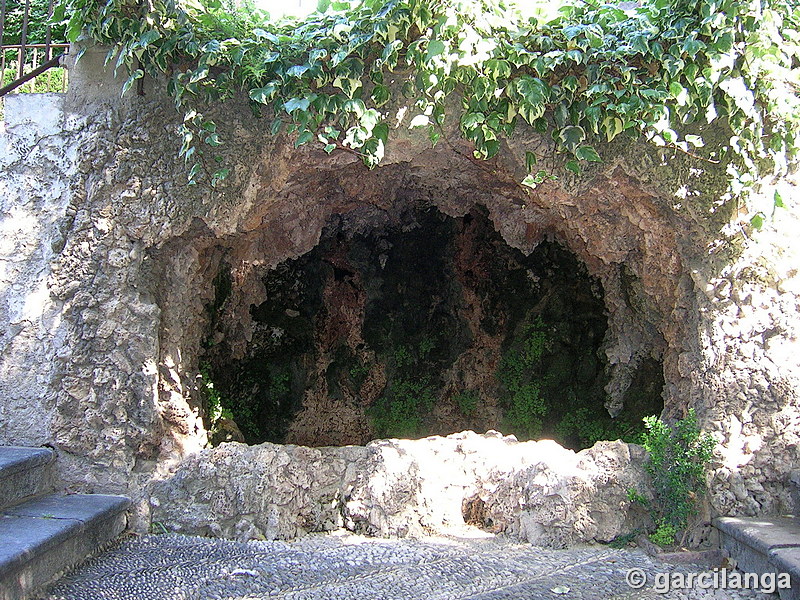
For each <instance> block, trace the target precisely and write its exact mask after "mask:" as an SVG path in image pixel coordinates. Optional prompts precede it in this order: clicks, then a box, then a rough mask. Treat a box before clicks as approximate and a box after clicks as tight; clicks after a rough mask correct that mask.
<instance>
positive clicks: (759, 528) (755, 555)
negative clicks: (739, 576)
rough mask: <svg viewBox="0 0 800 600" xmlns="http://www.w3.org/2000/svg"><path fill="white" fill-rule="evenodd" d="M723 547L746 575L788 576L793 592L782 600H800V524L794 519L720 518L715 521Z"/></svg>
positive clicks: (782, 593)
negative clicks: (768, 574) (783, 574)
mask: <svg viewBox="0 0 800 600" xmlns="http://www.w3.org/2000/svg"><path fill="white" fill-rule="evenodd" d="M714 526H715V527H716V528H717V529H718V530H719V532H720V538H721V541H722V547H723V548H724V549H725V550H727V551H728V553H729V554H730V556H731V558H732V559H734V560H735V561H736V566H737V568H738V569H739V570H740V571H743V572H745V573H758V574H759V575H760V574H765V573H773V574H775V576H776V577H777V574H778V573H788V574H789V575H790V577H791V589H782V590H778V593H779V595H780V598H781V600H800V521H798V519H796V518H794V517H747V518H744V517H741V518H740V517H720V518H717V519H714Z"/></svg>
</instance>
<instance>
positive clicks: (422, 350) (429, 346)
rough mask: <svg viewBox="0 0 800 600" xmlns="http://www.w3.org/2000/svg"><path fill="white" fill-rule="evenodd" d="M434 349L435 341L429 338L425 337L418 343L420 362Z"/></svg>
mask: <svg viewBox="0 0 800 600" xmlns="http://www.w3.org/2000/svg"><path fill="white" fill-rule="evenodd" d="M435 347H436V340H435V339H433V338H432V337H431V336H429V335H426V336H424V337H423V338H422V339H421V340H420V341H419V357H420V358H421V359H422V360H425V359H426V358H428V355H429V354H430V353H431V350H433V349H434V348H435Z"/></svg>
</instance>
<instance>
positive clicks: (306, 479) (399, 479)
mask: <svg viewBox="0 0 800 600" xmlns="http://www.w3.org/2000/svg"><path fill="white" fill-rule="evenodd" d="M643 458H644V451H643V450H642V449H641V448H639V447H637V446H629V445H627V444H624V443H622V442H600V443H598V444H597V445H596V446H595V447H594V448H591V449H588V450H583V451H581V452H578V453H575V452H573V451H571V450H565V449H564V448H561V447H560V446H559V445H558V444H556V443H555V442H552V441H548V440H545V441H541V442H517V440H516V439H515V438H513V436H507V437H503V436H502V435H501V434H499V433H497V432H489V433H487V434H486V435H477V434H475V433H473V432H469V431H468V432H464V433H457V434H453V435H449V436H447V437H439V436H434V437H429V438H425V439H422V440H378V441H375V442H371V443H369V444H367V445H366V446H343V447H326V448H305V447H302V446H279V445H274V444H261V445H258V446H246V445H243V444H238V443H229V444H222V445H221V446H219V447H217V448H213V449H209V450H203V451H202V452H200V453H198V454H195V455H193V456H191V457H189V458H187V459H186V460H184V461H183V462H182V463H181V464H180V465H179V466H177V468H176V469H175V470H174V472H171V473H169V474H168V475H167V476H166V477H165V479H163V480H162V481H159V482H158V483H156V484H155V486H154V488H153V496H152V498H151V500H150V502H151V505H152V515H153V519H154V520H156V521H158V522H160V523H162V524H163V525H164V526H165V527H167V528H168V529H170V530H173V531H177V532H181V533H190V534H203V535H208V534H211V535H217V536H223V537H230V538H237V539H243V540H247V539H290V538H292V537H295V536H298V535H302V534H305V533H309V532H312V531H328V530H333V529H336V528H340V527H345V528H347V529H349V530H351V531H355V532H358V533H365V534H368V535H377V536H392V537H395V536H399V537H404V536H419V535H423V534H426V533H427V534H430V533H441V534H454V533H455V534H458V533H461V532H463V531H464V530H465V513H466V519H467V520H468V521H471V522H472V523H474V524H477V525H479V526H481V527H484V528H487V529H489V530H491V531H494V532H499V531H507V532H508V533H511V534H516V535H517V536H518V537H520V538H522V539H525V540H529V541H531V542H533V543H536V544H538V545H548V546H557V547H563V546H566V545H569V544H573V543H577V542H586V541H592V540H597V541H610V540H612V539H614V538H615V537H616V536H617V535H620V534H623V533H628V532H630V531H631V530H632V529H634V528H635V527H637V526H641V525H642V524H643V522H644V518H645V514H644V513H643V512H642V511H641V510H640V508H639V507H638V506H636V505H635V504H632V503H631V502H630V501H629V500H628V498H627V491H628V489H632V488H633V489H635V488H641V487H642V486H643V481H644V472H643V469H642V461H643ZM476 502H479V504H480V512H481V518H480V519H479V520H476V519H475V518H474V517H475V515H474V512H473V511H472V510H471V509H472V508H473V506H475V503H476Z"/></svg>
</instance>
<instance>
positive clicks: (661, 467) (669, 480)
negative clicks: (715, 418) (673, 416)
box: [642, 409, 716, 545]
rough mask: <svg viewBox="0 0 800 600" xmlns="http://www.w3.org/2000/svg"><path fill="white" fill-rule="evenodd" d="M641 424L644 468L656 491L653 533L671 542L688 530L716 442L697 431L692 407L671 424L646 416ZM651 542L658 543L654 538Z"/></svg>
mask: <svg viewBox="0 0 800 600" xmlns="http://www.w3.org/2000/svg"><path fill="white" fill-rule="evenodd" d="M644 424H645V432H644V434H643V435H642V445H643V446H644V447H645V449H646V450H647V452H648V454H649V458H648V461H647V463H646V465H645V468H646V470H647V472H648V474H649V475H650V477H651V479H652V482H653V491H654V493H655V502H653V504H652V505H651V512H652V513H653V520H654V521H655V522H656V523H657V524H658V528H657V529H656V532H655V533H654V534H653V536H656V537H657V539H658V540H661V541H664V540H666V539H668V538H669V539H670V541H669V542H668V543H672V542H673V541H674V540H675V536H676V535H677V533H678V532H680V531H687V529H688V528H689V526H690V524H691V519H692V518H694V517H695V516H696V515H697V507H698V504H699V501H700V499H701V497H702V496H703V495H704V493H705V473H706V466H707V465H708V463H709V461H710V460H711V457H712V453H713V450H714V447H715V446H716V442H715V441H714V438H712V437H711V435H709V434H707V433H705V434H704V433H702V432H701V431H700V426H699V425H698V422H697V415H696V414H695V411H694V410H693V409H692V410H689V413H688V415H687V416H686V417H685V418H684V419H682V420H680V421H677V422H676V423H675V424H674V425H673V426H670V425H668V424H666V423H665V422H664V421H662V420H661V419H658V418H657V417H645V419H644ZM670 534H671V535H670ZM651 537H652V536H651ZM653 542H654V543H656V544H659V543H660V542H659V541H656V540H655V539H654V540H653ZM661 545H663V544H661Z"/></svg>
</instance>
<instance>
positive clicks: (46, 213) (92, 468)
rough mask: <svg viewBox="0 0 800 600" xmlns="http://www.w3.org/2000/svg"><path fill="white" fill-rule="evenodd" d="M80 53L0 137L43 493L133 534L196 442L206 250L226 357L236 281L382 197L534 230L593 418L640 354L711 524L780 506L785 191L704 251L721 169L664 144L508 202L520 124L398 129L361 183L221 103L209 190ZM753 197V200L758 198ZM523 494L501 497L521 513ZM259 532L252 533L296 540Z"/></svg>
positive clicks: (516, 173)
mask: <svg viewBox="0 0 800 600" xmlns="http://www.w3.org/2000/svg"><path fill="white" fill-rule="evenodd" d="M100 61H101V58H98V57H97V56H93V55H92V53H91V52H90V53H87V55H86V56H84V58H83V59H82V63H81V64H82V65H83V66H82V67H80V68H78V69H73V75H72V77H71V81H72V88H71V89H72V90H73V91H72V92H71V96H70V97H68V98H67V99H66V100H64V102H65V104H64V106H63V111H62V109H61V108H60V103H61V102H62V101H61V99H59V98H55V97H52V98H49V99H42V100H39V101H38V102H41V103H44V104H42V106H43V107H45V110H42V111H40V116H41V117H43V119H42V120H37V123H36V124H34V123H33V122H30V123H28V122H23V120H21V119H18V120H16V121H15V120H14V119H15V117H14V116H13V115H14V114H15V110H16V109H15V108H14V106H13V105H14V102H17V101H16V100H13V99H8V100H6V103H7V104H6V111H7V114H8V115H9V117H8V119H7V121H6V124H5V131H4V132H2V133H0V149H2V152H0V161H2V165H3V171H2V175H0V186H2V187H0V190H2V192H3V193H2V194H1V195H0V203H2V204H1V205H0V219H2V220H1V221H0V229H1V230H2V231H3V239H2V243H1V244H0V296H1V297H2V301H0V321H1V322H2V329H3V330H2V338H1V340H2V341H1V342H0V343H2V358H0V421H1V423H2V426H1V427H0V443H4V444H12V443H15V444H41V443H49V444H52V445H54V446H55V447H56V449H57V450H58V455H59V469H60V474H61V476H62V479H63V481H64V485H65V486H68V487H70V488H71V489H76V490H78V489H80V490H89V491H91V490H101V491H106V492H127V493H129V494H131V495H132V496H133V497H134V498H135V500H136V501H137V515H138V516H139V517H140V518H139V521H138V523H139V524H140V525H146V523H147V522H148V520H149V512H150V510H151V508H152V506H151V504H150V502H149V500H148V499H149V497H150V493H151V492H150V490H151V488H152V487H153V486H154V485H156V486H157V485H160V484H155V483H154V482H157V481H159V480H161V479H164V478H165V477H169V476H170V475H169V473H171V472H172V471H171V470H172V469H174V468H175V467H177V468H179V469H180V463H181V461H184V462H185V461H197V460H200V459H198V458H187V457H191V456H193V455H194V453H195V452H197V451H198V450H199V449H200V448H201V447H202V446H203V445H204V444H205V442H206V439H205V436H206V434H205V431H204V430H203V427H202V421H201V416H202V415H201V410H202V408H201V405H200V402H199V399H198V395H197V390H196V387H197V386H196V381H195V377H196V374H197V366H198V365H197V362H198V354H199V348H200V343H201V340H202V337H203V335H204V331H205V330H206V327H207V325H208V323H207V319H208V317H207V314H206V312H205V308H204V307H205V305H206V304H207V303H208V302H209V301H210V300H211V299H212V298H213V290H212V285H211V282H212V280H213V278H214V276H215V275H216V272H217V269H218V267H219V264H220V262H221V261H222V260H223V259H224V260H225V261H227V263H228V264H230V265H231V266H232V268H233V285H234V286H237V287H239V288H240V289H244V290H248V293H247V294H242V298H246V299H247V300H248V302H243V304H242V305H241V306H239V307H238V309H237V311H235V312H234V313H233V315H234V316H236V317H237V319H235V327H236V328H237V335H238V339H240V340H241V343H242V344H246V343H247V340H248V335H249V331H251V328H252V326H253V324H252V320H251V319H250V316H249V302H252V303H258V302H260V301H263V298H264V295H265V291H264V289H263V286H262V285H261V283H260V280H259V277H258V274H259V273H260V272H262V271H263V269H264V268H270V267H274V266H275V265H277V264H278V263H279V262H281V261H283V260H285V259H287V258H295V257H298V256H300V255H302V254H304V253H305V252H308V251H309V250H310V249H311V248H313V247H314V246H315V245H316V243H317V242H318V240H319V236H320V233H321V231H322V229H323V227H324V226H325V225H326V223H328V222H329V220H330V219H331V218H332V217H333V216H336V215H339V216H340V217H339V218H342V219H349V220H352V221H353V223H354V224H353V227H361V228H363V229H365V230H367V229H369V228H371V227H374V226H375V225H376V224H385V223H387V222H393V220H396V219H397V218H398V214H399V213H398V211H399V207H400V206H402V205H403V204H409V203H411V204H423V205H430V206H435V207H436V208H438V209H439V210H441V211H442V212H444V213H446V214H448V215H451V216H462V215H464V214H465V213H466V212H467V211H468V210H469V209H470V208H471V207H472V206H473V205H475V204H481V205H483V206H485V207H486V209H487V210H488V213H489V218H490V220H491V221H492V222H493V223H494V226H495V228H496V229H497V230H498V231H499V232H500V233H501V234H502V236H503V237H504V239H505V240H506V241H507V242H508V243H509V244H510V245H512V246H514V247H517V248H520V249H521V250H522V251H524V252H529V251H530V250H532V249H533V248H534V247H535V246H536V244H537V243H538V242H539V241H540V240H542V239H544V238H546V237H549V238H553V239H558V240H560V241H562V242H563V243H565V244H566V245H567V246H568V247H569V248H570V249H571V250H572V251H573V252H574V253H575V254H576V255H577V256H578V257H579V258H581V260H583V261H584V262H585V263H586V265H587V267H588V269H589V272H590V273H591V274H592V275H594V276H596V277H598V278H599V279H600V280H601V282H602V284H603V287H604V290H605V297H606V304H607V308H608V312H609V334H608V338H607V341H606V353H607V355H608V357H609V362H610V363H611V364H612V365H613V370H612V374H611V375H612V381H611V384H609V388H608V391H609V409H610V410H611V411H612V412H613V411H614V410H616V409H617V408H618V402H619V399H620V398H621V397H622V394H623V392H624V390H625V388H626V386H627V385H628V382H629V381H630V380H631V378H632V377H633V375H634V373H635V371H636V368H637V367H638V365H639V364H641V362H642V361H643V360H645V359H646V358H647V357H648V356H657V357H659V358H661V359H663V361H664V377H665V381H666V388H665V392H664V394H665V398H664V401H665V415H666V416H667V417H678V416H681V415H683V414H685V412H686V410H687V409H688V408H689V407H695V408H696V409H697V411H698V413H699V415H700V416H701V419H702V423H703V425H704V427H705V428H706V429H708V430H709V431H712V432H713V434H714V435H715V436H716V437H717V439H718V440H719V442H720V446H719V448H718V452H717V456H716V459H715V464H714V465H713V473H712V477H711V480H710V483H711V505H712V506H711V509H712V510H713V511H714V512H717V513H727V514H762V513H763V514H766V513H772V512H781V511H786V510H790V509H791V508H792V505H791V499H790V495H789V491H788V489H789V478H790V475H791V471H792V469H794V468H795V465H796V464H797V463H798V458H800V457H798V442H799V441H800V408H798V402H797V400H798V399H797V389H798V384H800V364H798V363H799V359H798V357H800V352H798V342H797V339H798V335H799V334H800V306H799V305H798V294H799V293H800V290H798V281H800V277H798V272H797V267H796V265H797V264H800V263H798V261H797V258H798V257H797V255H796V254H797V250H796V244H795V243H794V241H793V239H794V237H796V234H795V232H796V231H797V215H798V214H800V207H799V206H798V203H799V202H800V198H798V194H797V192H796V191H795V190H796V189H797V187H796V186H795V185H794V183H793V182H792V180H791V179H789V178H785V179H783V180H782V181H780V182H778V185H779V186H781V187H780V189H781V190H782V196H783V199H784V202H785V203H786V205H787V208H786V209H777V215H776V219H775V220H774V222H773V221H770V220H768V224H767V226H766V227H765V229H764V231H762V232H758V233H755V234H753V235H752V237H751V238H748V237H747V236H744V235H742V234H741V233H739V232H737V231H734V230H731V231H728V232H727V233H728V234H729V236H728V237H729V241H726V242H724V241H723V236H722V235H721V234H720V233H719V231H720V228H721V226H722V225H723V224H725V223H728V222H731V223H734V224H735V223H737V215H730V214H722V213H723V211H722V210H719V209H718V208H715V207H717V206H718V205H719V204H720V202H719V200H720V194H721V193H723V191H724V188H725V186H724V185H721V183H720V182H721V181H723V183H724V178H725V173H724V169H723V168H722V167H714V166H712V165H708V164H705V163H698V162H697V161H693V159H692V158H691V157H688V156H685V155H681V154H679V153H677V152H673V151H666V150H659V149H655V148H652V147H649V146H646V145H643V144H639V143H634V142H631V141H628V142H619V143H617V144H615V145H614V146H613V147H608V148H605V149H602V153H603V156H604V158H605V159H606V161H605V163H603V164H601V165H597V166H593V167H592V169H591V170H589V171H587V172H586V173H584V174H583V175H582V176H581V177H579V178H575V179H574V180H573V179H565V180H562V181H557V182H548V183H546V184H543V185H542V186H540V187H539V188H537V190H535V191H534V192H533V193H532V194H530V195H528V194H527V193H526V192H525V191H523V190H522V189H521V188H519V186H517V185H516V184H514V183H513V181H514V179H515V178H516V180H519V179H521V175H522V173H521V170H522V165H521V164H520V163H519V162H517V161H516V160H515V159H514V158H513V157H514V156H519V155H520V153H519V152H513V150H515V149H516V150H518V149H519V148H521V147H523V146H525V145H526V144H543V143H546V142H543V141H542V140H541V139H539V138H536V137H533V136H532V135H528V134H527V133H525V132H520V134H519V135H518V136H515V138H514V139H513V140H511V142H510V143H509V148H506V149H504V150H503V152H502V153H501V155H500V157H499V158H498V159H497V160H495V161H493V162H489V163H478V162H476V161H473V160H471V159H470V158H469V155H470V149H469V148H468V146H467V145H466V144H464V143H463V142H462V141H460V140H459V139H458V136H457V134H455V133H454V132H453V131H450V132H446V133H447V137H449V138H450V141H449V143H447V144H445V143H441V144H439V146H437V147H436V148H435V149H431V148H430V147H429V144H428V143H427V141H426V140H425V139H423V137H422V136H421V135H419V134H417V133H416V132H414V131H408V130H406V129H405V127H404V126H401V127H400V128H399V129H397V130H395V131H394V132H393V133H392V139H391V140H390V144H389V145H388V151H387V157H386V160H385V164H384V166H382V167H380V168H378V169H376V170H374V171H371V172H370V171H367V170H366V169H365V168H364V167H363V165H361V164H360V162H358V159H357V158H356V157H354V156H351V155H348V154H345V153H334V154H332V155H330V156H328V155H325V154H324V153H322V152H320V151H319V150H317V149H314V148H310V147H303V148H301V149H298V150H295V149H294V148H293V147H292V144H291V143H290V141H288V140H286V139H285V138H282V137H278V138H272V137H270V136H269V135H268V134H267V133H266V131H265V127H266V126H265V125H264V124H263V123H261V122H257V121H254V120H253V119H252V118H251V117H250V115H249V111H248V109H247V107H245V106H237V105H236V104H235V103H234V104H232V105H230V106H228V107H226V108H225V110H224V113H222V114H220V115H218V120H219V121H220V123H221V124H222V125H224V127H223V126H222V125H221V127H220V130H221V131H226V132H232V133H231V134H230V137H229V138H227V139H226V142H227V145H226V146H224V149H223V153H224V159H225V160H226V161H228V164H231V165H234V167H235V168H234V170H233V173H232V177H231V179H230V180H229V181H228V182H226V183H225V184H224V185H223V186H222V187H221V188H220V189H219V190H216V191H210V190H209V189H208V188H206V187H203V186H195V187H190V186H187V185H186V184H185V183H184V182H185V170H184V166H183V165H182V164H181V163H180V161H178V160H176V158H175V157H176V156H177V149H178V141H177V136H176V134H175V132H176V127H177V125H178V122H179V118H178V116H177V115H176V114H175V113H174V111H173V109H172V108H171V107H170V104H169V101H168V100H166V99H164V98H162V97H161V96H159V94H158V93H156V92H154V91H153V90H151V89H149V88H148V89H147V90H146V95H145V96H144V97H136V96H132V95H130V94H132V92H131V93H130V94H129V96H128V97H126V98H123V99H122V100H120V99H119V98H118V92H117V91H116V90H118V89H119V88H118V87H116V86H117V85H118V82H117V83H115V82H114V81H113V78H110V77H109V76H107V75H106V76H105V78H104V77H103V76H102V74H101V69H100V67H99V66H98V64H99V62H100ZM81 70H83V73H81ZM19 102H22V100H19ZM17 114H22V113H17ZM409 118H410V117H409ZM772 194H773V189H772V188H770V187H769V186H766V187H765V190H764V203H765V206H769V202H770V201H771V198H772ZM767 212H768V213H769V212H770V211H769V210H768V211H767ZM773 223H774V224H773ZM793 236H794V237H793ZM730 240H734V241H733V242H731V241H730ZM737 240H738V241H737ZM737 249H738V251H734V250H737ZM226 452H230V450H226V449H225V448H224V447H222V448H220V449H215V450H206V451H204V453H205V454H203V455H202V456H203V457H206V458H204V459H203V460H209V461H212V462H213V461H215V460H217V458H215V457H216V456H217V455H219V460H223V459H224V457H225V456H226ZM253 452H256V451H255V450H253ZM277 452H289V451H288V450H285V451H284V450H277ZM292 452H300V451H299V450H298V451H292ZM302 452H305V451H302ZM302 452H300V454H301V455H302ZM340 452H353V453H355V454H358V453H359V452H363V451H360V450H352V451H350V450H348V451H345V450H341V451H340ZM370 452H374V450H371V451H370ZM312 454H313V453H312ZM309 456H310V455H309ZM314 456H316V455H314ZM315 460H316V459H315ZM336 460H340V458H337V459H336ZM341 460H344V459H341ZM348 460H349V459H348ZM186 464H187V465H191V464H194V463H191V462H187V463H186ZM337 464H338V463H337ZM187 469H189V467H187ZM331 469H333V471H335V472H336V473H337V474H336V477H339V475H338V471H337V470H336V469H339V467H333V466H332V467H331ZM186 472H187V473H190V472H191V470H188V471H186ZM178 473H181V471H180V470H179V471H178ZM531 476H533V474H532V475H531ZM187 477H188V475H187ZM336 477H334V476H332V478H331V483H325V484H324V485H323V486H322V488H321V489H323V488H324V489H323V496H324V495H325V493H327V492H324V490H327V489H328V488H327V487H325V486H331V489H333V488H334V487H336V485H337V484H336V483H335V479H336ZM525 481H527V480H525ZM525 481H523V480H521V479H514V480H512V483H510V484H509V485H513V486H516V487H515V488H514V489H515V490H523V491H524V494H523V497H526V498H528V500H527V501H526V502H532V500H531V498H533V496H532V495H531V494H532V492H530V490H531V489H533V488H531V487H530V486H529V485H528V484H527V483H525ZM187 485H188V483H187ZM226 485H227V484H226ZM526 486H528V487H526ZM187 489H190V488H187ZM156 497H158V495H157V494H156ZM253 502H255V500H253ZM163 506H164V505H163V503H162V504H161V507H162V508H163ZM254 506H256V505H255V504H254ZM209 514H210V513H209ZM314 514H316V513H314ZM315 518H316V517H315ZM186 519H187V520H189V517H186ZM187 522H188V521H187ZM322 522H323V523H324V522H325V520H324V519H323V521H322ZM367 522H372V521H369V520H368V521H367ZM280 523H281V522H280V520H279V521H278V523H277V524H275V526H274V527H273V528H272V529H270V528H269V527H267V526H264V528H262V534H264V535H267V533H266V531H272V530H281V531H284V530H286V531H291V529H292V527H296V526H295V525H292V524H291V523H289V522H286V523H284V524H283V525H281V524H280ZM237 524H238V522H237V523H234V524H233V530H231V529H230V527H229V526H228V525H225V526H224V527H223V530H224V532H225V533H226V534H230V535H234V534H236V526H237ZM243 527H244V526H243ZM281 527H284V529H281ZM376 527H377V529H376V531H377V532H384V531H389V530H388V529H385V527H388V526H384V525H376ZM519 527H520V529H519V530H520V531H522V530H523V529H524V530H525V531H528V532H534V533H527V534H526V535H534V536H535V531H536V527H533V526H531V525H530V524H528V525H526V526H524V527H523V526H522V525H520V526H519ZM275 528H277V529H275ZM299 530H300V529H298V531H299ZM276 535H277V534H276ZM281 535H283V534H281Z"/></svg>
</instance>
